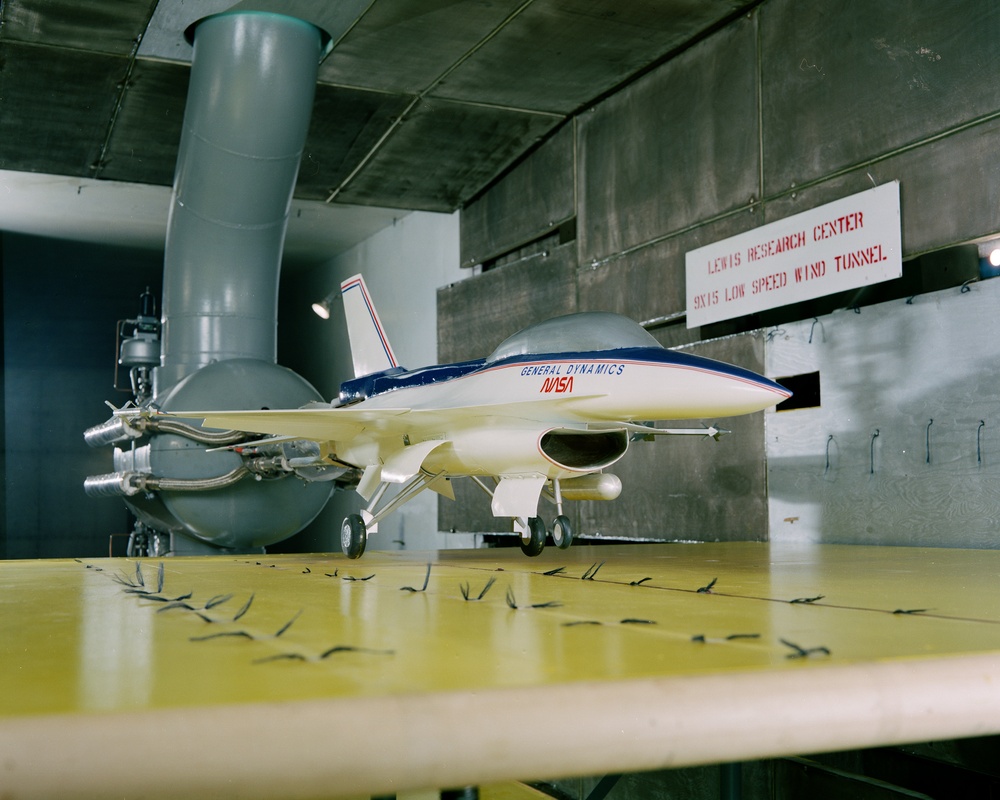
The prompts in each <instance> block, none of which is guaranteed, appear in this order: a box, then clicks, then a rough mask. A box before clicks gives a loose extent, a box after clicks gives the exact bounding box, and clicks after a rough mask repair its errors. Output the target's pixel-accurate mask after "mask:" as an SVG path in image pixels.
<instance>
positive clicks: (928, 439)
mask: <svg viewBox="0 0 1000 800" xmlns="http://www.w3.org/2000/svg"><path fill="white" fill-rule="evenodd" d="M933 424H934V420H933V419H932V420H931V421H930V422H928V423H927V430H926V431H925V437H926V444H927V463H928V464H930V463H931V425H933Z"/></svg>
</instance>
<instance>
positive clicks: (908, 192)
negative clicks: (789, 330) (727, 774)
mask: <svg viewBox="0 0 1000 800" xmlns="http://www.w3.org/2000/svg"><path fill="white" fill-rule="evenodd" d="M997 41H1000V6H998V5H997V4H996V3H995V2H993V1H992V0H958V2H953V3H949V4H941V3H939V2H934V1H932V0H901V2H900V3H896V4H878V3H874V4H873V3H868V2H864V0H836V1H835V2H820V1H819V0H814V1H810V2H803V0H765V1H764V2H763V3H761V4H760V5H759V6H758V7H756V9H755V10H754V11H752V12H751V13H750V14H747V15H743V16H741V17H740V18H738V19H736V20H734V21H733V22H732V23H730V24H729V25H728V26H726V27H725V28H723V29H722V30H719V31H717V32H715V33H714V34H712V35H711V36H709V37H707V38H706V39H704V40H703V41H701V42H699V43H697V44H695V45H694V46H693V47H691V48H690V49H688V50H687V51H685V52H683V53H680V54H679V55H678V56H676V57H675V58H673V59H672V60H670V61H668V62H666V63H665V64H663V65H661V66H660V67H658V68H657V69H655V70H653V71H652V72H650V73H648V74H646V75H644V76H642V77H641V78H639V79H638V80H636V81H634V82H633V83H631V84H629V85H627V86H625V87H624V88H623V89H621V90H620V91H618V92H617V93H615V94H613V95H611V96H609V97H607V98H606V99H605V100H604V101H602V102H601V103H599V104H598V105H596V106H595V107H593V108H591V109H587V110H584V111H582V112H581V113H580V114H579V115H577V116H576V117H575V119H574V121H573V124H572V126H566V128H564V129H563V131H562V132H561V133H560V136H559V137H556V138H553V139H550V140H549V141H548V142H546V143H545V144H544V145H542V147H541V148H540V149H539V150H538V151H537V152H536V153H535V154H534V155H532V156H531V157H530V158H529V159H528V160H527V161H525V162H524V165H527V164H528V163H531V164H532V168H530V169H527V168H525V167H524V165H522V167H521V168H519V169H518V170H516V171H514V172H511V173H509V175H508V176H507V177H506V178H505V179H504V180H502V181H500V182H499V183H497V184H496V185H495V186H494V187H493V188H492V189H490V190H489V191H488V192H487V193H486V194H485V195H483V196H482V197H480V198H479V199H478V200H477V201H476V202H474V203H473V204H471V205H470V206H469V207H468V208H467V209H466V210H464V211H463V218H465V217H468V222H466V220H465V219H463V226H462V253H463V264H468V263H473V262H474V263H485V264H487V265H489V264H490V259H493V258H495V257H496V256H498V255H500V254H501V253H502V252H504V248H509V247H510V246H512V245H513V246H517V245H518V243H521V242H527V241H531V240H532V239H534V238H537V237H538V236H540V235H542V234H544V233H545V232H546V231H547V230H548V229H549V228H548V227H546V226H549V225H550V223H551V220H550V219H549V216H550V215H549V214H546V213H542V211H541V208H538V209H537V210H536V202H535V201H534V200H533V198H541V197H545V198H547V201H546V202H547V203H549V204H551V203H552V202H553V201H554V200H557V201H561V202H562V203H563V204H565V203H568V202H572V203H573V211H574V214H575V217H576V224H577V241H576V269H575V275H574V276H573V277H574V280H575V289H576V297H577V304H578V308H579V309H580V310H590V309H594V310H596V309H607V310H615V311H619V312H621V313H625V314H627V315H629V316H631V317H632V318H633V319H636V320H637V321H640V322H644V323H651V326H652V327H653V328H654V329H655V330H656V332H657V335H658V336H659V337H660V339H661V340H662V341H663V342H664V343H665V344H667V345H668V346H676V345H683V344H688V343H691V342H696V341H698V340H700V339H702V338H706V337H708V336H710V335H711V336H717V335H719V333H720V331H725V330H732V329H734V328H737V327H738V326H729V327H727V326H728V323H727V324H723V325H721V326H713V327H712V329H711V330H710V331H707V330H700V329H697V328H695V329H692V330H687V329H686V328H684V327H683V325H682V324H670V323H671V321H676V319H677V318H678V317H679V316H682V315H683V312H684V305H685V279H684V255H685V253H686V252H688V251H689V250H692V249H694V248H696V247H699V246H701V245H703V244H707V243H710V242H713V241H718V240H720V239H724V238H726V237H729V236H732V235H735V234H737V233H740V232H743V231H745V230H748V229H751V228H754V227H757V226H759V225H761V224H764V223H767V222H771V221H774V220H777V219H781V218H783V217H786V216H788V215H791V214H794V213H797V212H800V211H804V210H806V209H810V208H814V207H816V206H818V205H821V204H823V203H827V202H830V201H832V200H835V199H838V198H841V197H845V196H847V195H850V194H853V193H856V192H859V191H862V190H864V189H868V188H871V187H872V186H873V185H880V184H883V183H885V182H888V181H892V180H898V181H899V182H900V191H901V211H902V242H903V255H904V258H908V257H912V256H917V255H920V254H924V253H929V252H933V251H936V250H940V249H942V248H945V247H950V246H952V245H955V244H958V243H962V242H968V241H973V240H977V239H984V238H987V237H990V236H993V235H994V234H996V233H997V232H998V231H1000V200H998V198H1000V58H997V57H996V42H997ZM570 135H571V136H572V138H573V142H572V146H573V152H574V153H575V160H574V164H575V167H574V172H573V181H572V184H571V185H567V183H568V182H567V181H566V178H565V167H564V164H565V161H564V160H561V159H560V157H559V156H560V155H563V154H565V153H566V152H567V150H568V149H569V146H568V145H567V144H566V143H565V138H566V137H569V136H570ZM557 139H558V141H557ZM556 165H559V166H556ZM518 198H521V199H522V202H521V204H520V205H518V203H517V199H518ZM921 269H922V270H923V272H925V273H926V272H927V270H928V269H929V270H932V271H933V270H935V269H937V266H935V265H934V264H931V263H930V262H928V264H927V265H922V267H921ZM499 271H501V272H506V271H509V273H508V277H507V278H505V279H504V281H505V283H504V290H505V291H506V292H509V294H508V295H506V296H505V297H504V300H505V301H507V300H509V302H510V305H511V306H512V307H515V308H516V307H518V306H519V304H520V303H522V302H523V303H525V305H524V308H525V310H527V311H529V312H531V313H538V312H539V311H540V308H539V306H540V305H541V306H544V303H541V304H540V303H536V302H534V298H535V296H536V293H537V296H539V297H545V296H546V294H547V293H548V292H550V291H551V288H550V284H549V280H550V279H549V278H548V277H547V276H546V275H545V274H544V273H543V272H540V271H535V270H530V269H518V268H517V266H516V265H515V264H511V265H507V266H503V267H500V268H499ZM965 277H968V276H965V275H962V276H961V277H960V278H959V277H957V273H956V276H951V275H944V274H942V275H940V276H935V275H930V274H927V275H924V278H925V280H924V283H925V284H926V285H927V286H929V287H937V286H942V285H949V284H948V281H952V280H956V279H957V280H958V282H961V280H964V279H965ZM565 280H566V275H565V273H563V272H560V274H559V281H560V290H561V289H562V286H563V283H562V282H563V281H565ZM498 281H499V279H498V278H496V277H495V276H494V273H493V272H489V273H486V274H484V275H482V276H479V277H476V278H475V279H474V280H473V281H471V283H476V282H490V283H484V285H488V286H497V285H499V284H498ZM463 291H464V292H466V294H465V297H467V298H470V302H471V297H472V296H473V292H472V291H471V289H465V290H463ZM497 302H498V297H497V296H496V295H494V294H492V293H490V292H483V294H482V307H481V308H480V309H477V308H475V307H470V306H468V305H463V307H462V309H461V318H462V319H469V318H475V317H477V315H479V314H485V315H486V318H491V315H495V313H496V312H495V307H496V304H497ZM440 311H441V315H442V316H441V319H440V320H439V325H441V328H442V330H443V329H447V328H448V327H449V324H450V323H449V318H448V317H447V314H448V308H447V306H444V305H443V306H442V308H441V310H440ZM792 313H794V312H792ZM511 314H512V315H513V316H514V317H518V318H521V317H522V315H521V314H520V313H518V312H517V311H512V312H511ZM548 315H549V316H550V315H551V314H548ZM812 316H813V312H812V311H808V310H806V309H803V312H802V317H808V318H809V319H811V318H812ZM786 318H789V317H786ZM790 318H791V319H795V317H794V316H791V317H790ZM534 319H537V317H535V318H532V319H531V320H528V321H534ZM660 325H662V326H665V327H659V328H658V327H657V326H660ZM856 356H857V357H858V358H862V357H863V356H864V354H863V353H861V352H858V353H857V354H856ZM846 357H848V358H850V357H851V356H850V354H847V356H846ZM772 377H773V376H772ZM736 424H738V423H735V422H734V425H736ZM762 431H763V428H762V427H759V426H758V427H755V426H754V425H751V426H750V429H749V430H747V431H746V432H745V433H743V434H742V435H741V438H747V437H749V438H750V439H752V441H753V445H752V447H750V448H749V449H746V450H741V452H740V453H739V454H738V455H737V454H735V453H734V459H735V460H732V461H729V460H727V459H728V452H729V451H727V450H724V449H720V448H716V452H715V454H714V456H713V460H712V461H709V462H706V466H705V468H704V472H701V473H699V472H697V471H694V470H688V471H685V469H681V470H680V472H681V473H683V474H684V475H685V478H684V480H685V481H686V476H687V475H689V474H690V475H697V480H695V481H690V482H685V483H684V484H683V486H682V488H677V487H676V486H674V487H673V488H671V485H670V484H669V482H668V481H666V479H665V474H664V473H663V471H662V468H661V466H660V465H659V464H656V465H654V464H653V463H652V462H650V463H648V464H647V463H645V461H644V459H648V458H653V456H652V455H646V454H644V453H633V454H632V455H631V456H630V458H634V459H636V460H635V462H634V464H635V466H634V467H633V466H631V463H632V462H630V461H629V459H626V461H625V462H622V468H623V470H628V473H624V472H623V477H625V478H626V480H625V495H623V498H622V500H620V501H619V502H617V503H611V504H606V505H605V506H603V507H602V510H600V511H599V512H598V511H595V512H593V514H592V515H590V516H585V518H581V519H579V520H578V521H579V523H580V524H581V525H582V526H583V528H587V527H588V525H590V526H594V527H600V528H601V530H602V531H604V530H607V531H608V532H610V531H611V530H612V529H613V528H614V527H615V526H616V525H617V526H619V527H620V529H621V530H622V531H628V532H630V535H635V536H640V535H645V534H649V533H650V532H651V531H653V530H654V529H655V530H661V531H662V530H668V529H672V528H671V525H670V520H669V518H668V512H667V508H668V506H669V505H670V504H671V503H673V500H670V503H668V502H667V501H666V499H665V498H667V499H669V498H671V496H672V495H674V494H686V496H687V497H688V500H687V501H684V502H690V505H689V506H686V507H685V508H684V509H683V510H682V511H679V512H678V511H676V509H674V511H675V517H674V518H675V520H676V519H678V518H679V519H681V520H683V521H684V522H683V524H682V525H680V526H675V527H684V528H690V529H692V530H697V531H708V530H710V529H718V531H719V533H718V535H720V536H732V535H739V536H746V537H747V538H754V537H755V536H757V535H759V531H756V530H754V531H750V530H745V528H746V525H745V520H746V519H747V518H748V517H747V515H746V513H744V511H743V510H741V508H740V504H739V503H736V502H734V503H729V504H726V503H724V504H722V510H721V511H720V510H719V508H718V507H716V506H714V505H713V501H712V500H711V499H710V498H711V492H712V491H713V490H714V489H715V488H717V487H719V486H727V485H729V481H728V479H727V478H726V476H727V475H728V476H730V477H731V476H734V475H736V474H737V473H738V472H740V471H741V470H742V471H745V472H746V474H747V475H753V474H754V470H756V469H757V466H756V465H758V464H759V463H761V461H762V460H763V458H764V454H765V441H764V437H763V432H762ZM734 438H735V437H730V441H732V440H733V439H734ZM696 444H697V443H695V442H688V443H686V444H683V445H681V447H683V448H684V449H685V451H686V450H687V449H693V450H695V451H697V448H696V447H695V445H696ZM720 444H721V443H720ZM672 445H673V443H668V446H667V447H666V448H660V449H662V450H665V451H670V452H677V451H678V450H677V447H676V446H672ZM741 447H742V445H741ZM655 449H656V448H649V449H648V450H647V451H646V453H648V452H649V451H650V450H655ZM707 449H708V450H710V449H711V448H707ZM720 453H723V454H725V455H724V456H723V457H720V456H719V454H720ZM686 455H687V456H691V454H690V453H686ZM656 457H657V458H659V457H660V456H656ZM699 469H700V468H699ZM760 491H761V492H762V495H761V497H766V490H765V489H764V488H763V487H761V489H760ZM630 495H631V496H633V500H629V499H628V496H630ZM643 498H655V499H656V502H648V503H646V502H644V500H643ZM706 498H708V499H706ZM699 500H700V501H701V502H700V503H699V502H698V501H699ZM591 505H597V504H591ZM682 505H683V504H682ZM633 508H635V509H638V508H641V509H644V510H643V512H642V513H633V511H632V509H633ZM590 513H591V512H588V514H590ZM599 514H606V515H607V516H599ZM751 518H755V517H753V516H752V515H751ZM635 524H639V525H640V526H644V527H645V530H642V531H640V530H637V529H635ZM764 526H765V527H766V522H765V523H764ZM765 533H766V531H765ZM678 535H681V534H678ZM699 535H701V534H699Z"/></svg>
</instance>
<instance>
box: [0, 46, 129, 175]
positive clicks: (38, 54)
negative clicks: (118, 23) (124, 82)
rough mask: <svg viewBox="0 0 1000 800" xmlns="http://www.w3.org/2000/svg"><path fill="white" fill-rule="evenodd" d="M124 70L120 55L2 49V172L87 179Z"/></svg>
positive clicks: (36, 48) (0, 113)
mask: <svg viewBox="0 0 1000 800" xmlns="http://www.w3.org/2000/svg"><path fill="white" fill-rule="evenodd" d="M54 56H58V57H54ZM126 64H127V59H125V58H124V57H122V56H109V55H104V54H102V53H85V52H81V51H73V50H62V49H59V50H53V49H52V48H48V47H39V46H37V45H30V44H20V43H14V42H7V43H3V42H0V169H11V170H21V171H24V172H50V173H53V174H57V175H71V176H87V177H89V176H90V175H91V166H92V165H93V164H94V163H95V162H96V161H97V159H98V158H99V156H100V152H101V145H102V144H103V142H104V138H105V136H106V134H107V129H108V120H109V119H110V118H111V113H112V110H113V109H114V106H115V100H116V98H117V95H118V90H117V88H116V84H117V83H118V81H119V80H120V79H121V78H122V76H124V75H125V70H126Z"/></svg>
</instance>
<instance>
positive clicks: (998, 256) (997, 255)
mask: <svg viewBox="0 0 1000 800" xmlns="http://www.w3.org/2000/svg"><path fill="white" fill-rule="evenodd" d="M990 266H992V267H1000V247H996V248H994V249H993V250H991V251H990Z"/></svg>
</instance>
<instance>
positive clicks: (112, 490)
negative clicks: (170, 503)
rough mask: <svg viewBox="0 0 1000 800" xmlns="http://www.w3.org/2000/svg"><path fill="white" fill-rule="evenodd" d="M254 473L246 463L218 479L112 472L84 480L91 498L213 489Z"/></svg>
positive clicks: (208, 490) (85, 487) (220, 487)
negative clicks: (163, 476) (251, 472)
mask: <svg viewBox="0 0 1000 800" xmlns="http://www.w3.org/2000/svg"><path fill="white" fill-rule="evenodd" d="M249 474H250V470H248V469H247V468H246V467H244V466H242V465H241V466H238V467H236V469H234V470H231V471H229V472H227V473H226V474H225V475H218V476H216V477H214V478H157V477H155V476H154V475H144V474H142V473H139V472H109V473H107V474H106V475H91V476H90V477H88V478H87V479H86V480H84V482H83V490H84V491H85V492H86V493H87V495H88V496H90V497H133V496H134V495H137V494H139V493H141V492H153V491H165V492H210V491H214V490H216V489H225V488H226V487H228V486H232V485H233V484H235V483H238V482H239V481H241V480H243V478H244V477H246V476H247V475H249Z"/></svg>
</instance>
